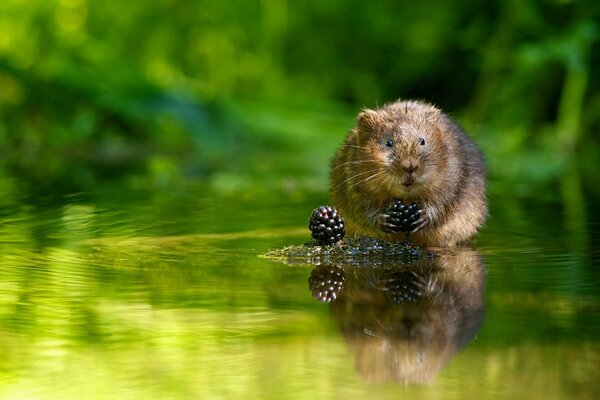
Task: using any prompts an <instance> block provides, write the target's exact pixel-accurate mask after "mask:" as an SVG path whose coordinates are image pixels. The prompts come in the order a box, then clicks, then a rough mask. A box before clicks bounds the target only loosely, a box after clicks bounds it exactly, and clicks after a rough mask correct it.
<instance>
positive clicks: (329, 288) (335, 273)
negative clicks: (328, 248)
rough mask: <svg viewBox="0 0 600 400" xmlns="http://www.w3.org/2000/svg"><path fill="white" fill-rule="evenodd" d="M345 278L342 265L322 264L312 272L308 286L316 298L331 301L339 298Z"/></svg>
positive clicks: (326, 301) (325, 301)
mask: <svg viewBox="0 0 600 400" xmlns="http://www.w3.org/2000/svg"><path fill="white" fill-rule="evenodd" d="M345 280H346V276H345V274H344V270H343V269H341V268H340V267H336V266H332V265H320V266H318V267H317V268H315V269H313V270H312V272H311V273H310V278H308V287H309V289H310V291H311V293H312V295H313V297H314V298H315V299H317V300H319V301H322V302H324V303H330V302H332V301H334V300H335V299H336V298H337V296H338V294H339V293H340V291H341V290H342V287H343V286H344V281H345Z"/></svg>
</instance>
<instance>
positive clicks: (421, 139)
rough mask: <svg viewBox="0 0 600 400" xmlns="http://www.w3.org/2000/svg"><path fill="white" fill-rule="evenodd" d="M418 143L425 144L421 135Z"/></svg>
mask: <svg viewBox="0 0 600 400" xmlns="http://www.w3.org/2000/svg"><path fill="white" fill-rule="evenodd" d="M419 144H420V145H421V146H425V139H423V138H422V137H420V138H419Z"/></svg>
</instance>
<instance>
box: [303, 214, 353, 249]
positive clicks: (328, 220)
mask: <svg viewBox="0 0 600 400" xmlns="http://www.w3.org/2000/svg"><path fill="white" fill-rule="evenodd" d="M308 229H310V231H311V232H312V237H313V238H314V239H315V240H316V241H317V243H318V244H320V245H325V244H333V243H335V242H337V241H339V240H341V239H342V238H343V237H344V235H345V234H346V227H345V226H344V220H343V219H342V217H340V215H339V214H338V212H337V210H336V209H335V208H333V207H330V206H321V207H318V208H315V209H314V210H313V212H312V215H311V216H310V221H309V222H308Z"/></svg>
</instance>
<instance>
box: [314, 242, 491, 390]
mask: <svg viewBox="0 0 600 400" xmlns="http://www.w3.org/2000/svg"><path fill="white" fill-rule="evenodd" d="M319 268H324V266H320V267H319ZM411 276H412V278H411ZM398 277H400V279H406V280H403V281H402V282H401V285H398V283H399V282H398ZM484 280H485V266H484V264H483V261H482V259H481V257H480V256H479V253H477V252H476V251H474V250H472V249H470V248H463V247H456V248H452V249H443V250H442V251H441V252H439V253H438V255H437V257H435V258H434V259H433V260H423V261H422V262H420V263H419V264H416V265H411V264H408V265H402V264H400V265H398V267H397V268H396V269H393V268H392V269H384V268H358V269H354V270H352V273H347V274H346V279H345V282H344V285H343V288H342V290H341V291H340V292H339V294H338V297H337V298H336V299H334V300H333V301H332V302H331V312H332V317H333V320H334V321H335V322H336V323H337V325H338V326H339V328H340V330H341V332H342V334H343V336H344V339H345V341H346V344H347V345H348V347H349V348H350V350H351V352H352V354H353V356H354V361H355V363H356V369H357V372H358V373H359V374H360V375H361V377H362V378H363V379H364V380H366V381H369V382H387V381H401V382H405V383H430V382H432V381H433V380H434V379H435V377H436V376H437V374H438V373H439V372H440V370H441V369H442V368H443V367H444V366H445V365H446V363H447V362H448V361H450V359H451V358H452V357H454V355H455V354H456V353H457V352H458V351H459V350H460V349H461V348H462V347H463V346H465V345H466V344H467V343H469V342H470V341H471V340H472V339H473V337H474V336H475V334H476V333H477V331H478V330H479V328H480V326H481V321H482V318H483V313H484V303H483V291H484ZM412 285H415V287H417V288H418V289H417V292H418V293H417V294H415V295H414V296H413V298H412V299H410V300H407V301H402V300H400V301H398V298H397V297H395V296H394V293H393V291H394V289H396V288H398V287H410V286H412Z"/></svg>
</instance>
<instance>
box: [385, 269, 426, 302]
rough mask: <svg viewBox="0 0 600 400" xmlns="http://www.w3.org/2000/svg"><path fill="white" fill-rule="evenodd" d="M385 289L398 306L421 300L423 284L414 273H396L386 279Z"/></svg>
mask: <svg viewBox="0 0 600 400" xmlns="http://www.w3.org/2000/svg"><path fill="white" fill-rule="evenodd" d="M385 287H386V289H387V290H388V294H389V296H390V298H391V300H392V301H393V302H394V303H396V304H402V303H416V302H417V301H418V300H419V299H420V298H421V282H420V279H419V277H418V276H417V275H416V274H415V273H414V272H412V271H394V272H392V273H390V275H389V277H388V278H387V279H386V282H385Z"/></svg>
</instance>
